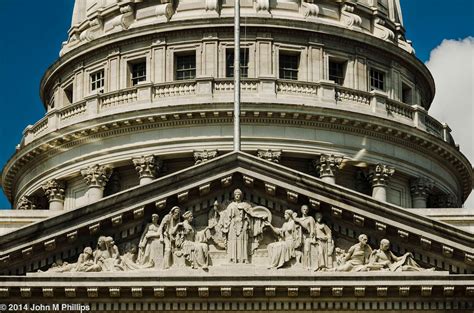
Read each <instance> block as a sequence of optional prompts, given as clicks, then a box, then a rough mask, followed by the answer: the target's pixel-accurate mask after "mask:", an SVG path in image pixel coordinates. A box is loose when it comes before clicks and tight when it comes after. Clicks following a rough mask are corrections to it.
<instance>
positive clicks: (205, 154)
mask: <svg viewBox="0 0 474 313" xmlns="http://www.w3.org/2000/svg"><path fill="white" fill-rule="evenodd" d="M216 156H217V150H203V151H194V164H196V165H197V164H201V163H204V162H207V161H209V160H212V159H214V158H215V157H216Z"/></svg>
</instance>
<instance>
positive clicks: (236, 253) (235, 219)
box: [222, 189, 252, 263]
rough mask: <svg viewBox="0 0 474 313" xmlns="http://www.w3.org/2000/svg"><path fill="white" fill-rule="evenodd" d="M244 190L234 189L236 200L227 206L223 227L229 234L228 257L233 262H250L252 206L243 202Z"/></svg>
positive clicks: (223, 230) (224, 231)
mask: <svg viewBox="0 0 474 313" xmlns="http://www.w3.org/2000/svg"><path fill="white" fill-rule="evenodd" d="M242 198H243V195H242V191H241V190H240V189H236V190H234V201H232V202H231V203H230V204H229V205H228V206H227V219H226V221H225V222H224V227H223V229H222V232H223V233H226V234H227V259H228V260H229V262H231V263H249V230H250V227H251V225H250V217H249V210H250V209H251V208H252V206H251V205H250V204H249V203H247V202H242Z"/></svg>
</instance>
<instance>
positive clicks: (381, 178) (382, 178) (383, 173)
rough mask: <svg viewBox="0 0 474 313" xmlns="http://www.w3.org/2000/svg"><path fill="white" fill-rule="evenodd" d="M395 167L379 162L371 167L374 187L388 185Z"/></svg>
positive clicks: (371, 180) (370, 173)
mask: <svg viewBox="0 0 474 313" xmlns="http://www.w3.org/2000/svg"><path fill="white" fill-rule="evenodd" d="M394 173H395V169H394V168H393V167H391V166H388V165H385V164H381V163H379V164H377V165H375V166H373V167H371V168H370V169H369V182H370V183H371V185H372V187H386V186H387V184H388V182H389V180H390V178H391V177H392V176H393V174H394Z"/></svg>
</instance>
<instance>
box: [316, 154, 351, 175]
mask: <svg viewBox="0 0 474 313" xmlns="http://www.w3.org/2000/svg"><path fill="white" fill-rule="evenodd" d="M343 159H344V158H342V157H338V156H334V155H333V154H321V156H320V157H319V160H314V161H313V165H314V168H315V169H316V172H317V173H319V177H320V178H325V177H334V176H335V175H336V172H337V171H338V170H339V169H340V168H341V164H342V161H343Z"/></svg>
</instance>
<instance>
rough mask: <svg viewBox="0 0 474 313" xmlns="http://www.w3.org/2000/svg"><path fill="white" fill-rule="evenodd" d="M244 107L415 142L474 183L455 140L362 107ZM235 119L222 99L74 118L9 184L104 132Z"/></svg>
mask: <svg viewBox="0 0 474 313" xmlns="http://www.w3.org/2000/svg"><path fill="white" fill-rule="evenodd" d="M242 111H243V112H242V123H243V124H246V123H248V124H254V125H259V124H263V125H269V124H273V125H292V126H298V127H308V128H319V129H334V130H337V131H342V132H346V133H357V134H361V135H364V136H369V137H372V138H377V139H380V140H383V141H385V142H390V143H395V144H398V145H400V146H403V147H407V148H410V149H412V150H414V151H417V152H419V153H421V154H423V155H426V156H430V157H431V158H434V159H436V160H437V161H438V162H439V163H442V164H445V163H446V161H447V162H449V166H448V168H449V169H450V170H451V171H453V172H454V173H457V176H458V177H459V180H460V184H461V185H462V186H463V199H465V198H467V195H468V194H469V193H470V191H471V189H472V185H471V183H472V178H471V175H472V173H471V171H472V166H471V165H470V163H469V161H468V160H467V159H466V158H465V157H464V156H463V155H462V154H461V153H460V152H459V151H458V150H456V149H455V148H454V147H452V146H451V145H450V144H448V143H446V142H444V141H442V140H440V139H439V138H437V137H435V136H434V135H431V134H428V133H425V132H423V131H421V130H418V129H416V128H413V127H409V126H406V125H403V124H400V123H397V122H394V121H391V120H388V119H383V118H380V117H375V116H369V117H368V116H367V115H364V114H361V113H355V112H341V111H339V110H337V109H331V108H311V107H301V106H298V105H276V104H275V105H272V107H271V108H265V107H262V106H261V105H260V106H259V104H248V103H246V104H244V105H243V108H242ZM344 113H345V114H344ZM232 121H233V119H232V106H231V104H222V105H214V106H213V108H212V109H208V110H203V109H202V107H200V106H199V105H189V106H182V107H174V108H155V109H153V110H144V111H136V112H127V113H123V114H115V115H113V116H108V117H103V118H99V119H96V120H92V121H89V122H88V123H83V125H82V126H83V127H82V128H79V129H78V128H77V125H78V124H73V125H71V126H69V127H65V128H63V129H61V130H59V131H57V132H54V133H51V134H47V135H45V136H44V137H42V138H40V139H39V140H36V141H34V142H32V143H31V144H30V145H27V146H26V147H24V148H23V149H21V150H19V151H17V153H16V154H15V155H14V156H13V157H12V159H11V160H10V161H9V162H8V163H7V165H6V166H5V168H4V171H3V174H2V177H3V188H4V190H5V193H6V195H7V197H8V198H9V199H10V201H11V200H12V197H13V194H12V191H13V190H14V189H15V188H16V186H15V181H18V179H19V177H20V176H21V175H22V173H23V172H25V171H27V170H28V164H30V162H31V161H32V160H33V159H34V162H42V161H46V160H47V159H48V158H50V157H51V156H54V155H56V154H58V153H61V151H64V150H68V149H71V148H72V147H75V146H79V145H82V144H86V143H88V142H93V141H95V140H97V139H100V138H107V137H112V136H114V135H117V134H120V133H133V132H140V131H144V130H149V129H157V128H173V127H177V126H192V125H210V124H231V123H232ZM90 122H93V123H94V124H91V123H90Z"/></svg>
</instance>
